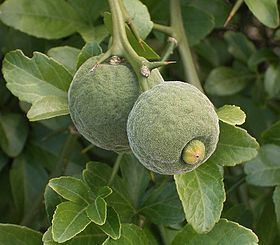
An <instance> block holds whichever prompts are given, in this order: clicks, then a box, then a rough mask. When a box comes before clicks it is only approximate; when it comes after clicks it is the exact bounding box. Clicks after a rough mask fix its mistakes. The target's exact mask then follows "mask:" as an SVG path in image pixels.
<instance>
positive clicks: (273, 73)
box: [264, 64, 280, 98]
mask: <svg viewBox="0 0 280 245" xmlns="http://www.w3.org/2000/svg"><path fill="white" fill-rule="evenodd" d="M279 76H280V64H278V65H270V66H269V67H268V69H267V70H266V72H265V74H264V88H265V91H266V92H267V93H268V96H269V98H280V83H279Z"/></svg>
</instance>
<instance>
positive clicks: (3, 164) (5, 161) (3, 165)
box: [0, 151, 9, 172]
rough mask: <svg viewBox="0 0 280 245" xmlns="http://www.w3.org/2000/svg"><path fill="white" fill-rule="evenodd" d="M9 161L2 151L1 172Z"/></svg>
mask: <svg viewBox="0 0 280 245" xmlns="http://www.w3.org/2000/svg"><path fill="white" fill-rule="evenodd" d="M8 160H9V159H8V157H7V156H6V155H5V154H4V153H3V152H2V151H0V172H1V170H2V169H3V168H4V167H5V165H6V164H7V163H8Z"/></svg>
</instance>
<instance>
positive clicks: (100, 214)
mask: <svg viewBox="0 0 280 245" xmlns="http://www.w3.org/2000/svg"><path fill="white" fill-rule="evenodd" d="M86 212H87V216H88V217H89V218H90V219H91V221H92V222H94V223H95V224H97V225H103V224H104V223H105V221H106V216H107V203H106V202H105V200H104V199H103V198H102V197H100V196H98V197H97V198H96V199H95V200H94V202H93V203H91V204H90V205H89V206H88V207H87V210H86Z"/></svg>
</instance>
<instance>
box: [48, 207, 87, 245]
mask: <svg viewBox="0 0 280 245" xmlns="http://www.w3.org/2000/svg"><path fill="white" fill-rule="evenodd" d="M90 222H91V221H90V219H89V218H88V217H87V215H86V207H84V206H82V205H79V204H76V203H73V202H63V203H61V204H59V205H58V206H57V208H56V210H55V213H54V216H53V220H52V234H53V239H54V240H55V241H56V242H58V243H62V242H66V241H68V240H70V239H71V238H73V237H74V236H76V235H77V234H79V233H80V232H82V231H83V230H84V229H85V228H86V227H87V225H88V224H89V223H90Z"/></svg>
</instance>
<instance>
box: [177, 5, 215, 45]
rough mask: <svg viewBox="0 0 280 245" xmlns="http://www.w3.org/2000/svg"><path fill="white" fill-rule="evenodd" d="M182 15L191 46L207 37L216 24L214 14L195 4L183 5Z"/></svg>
mask: <svg viewBox="0 0 280 245" xmlns="http://www.w3.org/2000/svg"><path fill="white" fill-rule="evenodd" d="M182 17H183V22H184V26H185V31H186V35H187V37H188V41H189V45H190V46H193V45H195V44H197V43H198V42H199V41H200V40H202V39H203V38H204V37H206V36H207V35H208V34H209V33H210V32H211V31H212V30H213V29H214V26H215V20H214V17H213V15H211V14H209V13H207V12H205V11H204V10H201V9H199V8H197V7H194V6H189V5H182Z"/></svg>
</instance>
